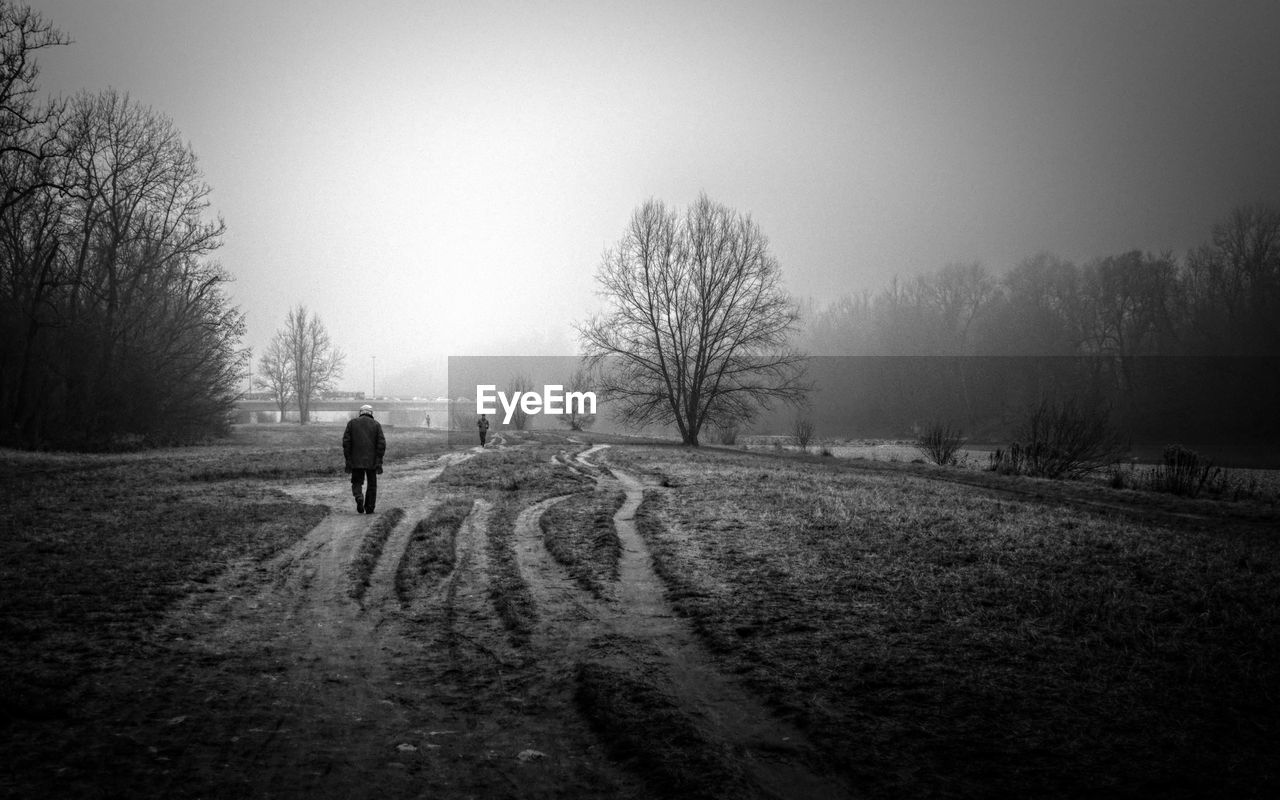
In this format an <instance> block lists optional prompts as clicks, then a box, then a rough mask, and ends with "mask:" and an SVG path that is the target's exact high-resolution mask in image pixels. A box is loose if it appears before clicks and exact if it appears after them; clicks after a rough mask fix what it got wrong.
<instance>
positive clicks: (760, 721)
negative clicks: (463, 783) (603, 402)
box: [515, 445, 850, 799]
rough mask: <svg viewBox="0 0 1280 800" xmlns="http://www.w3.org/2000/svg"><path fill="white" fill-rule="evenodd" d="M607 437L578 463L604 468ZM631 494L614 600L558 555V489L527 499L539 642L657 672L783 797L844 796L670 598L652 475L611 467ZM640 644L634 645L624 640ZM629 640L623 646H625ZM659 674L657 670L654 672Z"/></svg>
mask: <svg viewBox="0 0 1280 800" xmlns="http://www.w3.org/2000/svg"><path fill="white" fill-rule="evenodd" d="M606 447H608V445H596V446H594V447H592V448H590V449H589V450H586V451H584V452H582V453H580V454H578V455H577V457H576V458H575V459H573V460H574V462H575V466H576V468H577V469H578V470H579V471H582V472H584V473H586V474H592V475H602V474H603V471H602V470H601V468H600V466H599V465H597V464H596V463H594V462H592V461H591V460H590V456H593V455H595V454H596V453H597V452H598V451H600V450H603V449H604V448H606ZM609 472H611V473H612V475H613V477H601V478H599V480H601V481H605V482H614V483H617V484H619V485H620V486H621V488H622V489H623V490H624V491H625V493H626V500H625V501H624V503H623V504H622V506H621V508H619V509H618V511H617V513H616V514H615V515H614V525H615V529H616V531H617V534H618V538H619V540H620V542H621V545H622V553H621V556H620V559H619V577H620V579H619V581H618V583H617V584H616V587H615V592H614V597H613V599H612V601H610V602H602V601H600V600H597V599H595V598H594V597H592V596H591V595H590V594H588V593H587V592H585V591H583V590H582V589H581V588H580V587H579V586H578V585H577V584H576V583H575V582H574V581H573V580H572V579H571V578H570V576H569V575H568V573H567V572H566V571H565V570H564V569H563V568H562V567H561V566H560V565H559V564H557V563H556V562H555V561H554V559H553V558H552V557H551V556H550V554H549V553H548V552H547V550H546V548H545V546H544V545H543V543H542V533H541V529H540V526H539V518H540V517H541V516H542V514H543V513H544V512H545V511H546V509H547V508H548V507H550V506H551V505H552V504H554V503H556V502H559V501H560V500H563V499H564V498H552V499H549V500H545V501H543V502H541V503H538V504H536V505H534V506H531V507H529V508H527V509H525V510H524V511H523V512H522V513H521V514H520V516H519V517H518V518H517V520H516V526H515V535H516V552H517V557H518V560H519V563H520V567H521V571H522V572H523V574H524V576H525V579H526V581H527V582H528V584H529V586H530V589H531V592H532V594H533V596H534V598H535V601H536V603H537V607H538V616H539V621H540V624H539V628H538V631H537V634H536V636H535V637H534V641H533V647H534V648H535V650H538V651H540V652H542V653H543V654H544V656H543V657H544V658H546V659H547V660H548V661H551V660H552V659H551V658H549V656H550V654H551V653H555V654H556V659H555V660H558V661H560V662H562V663H563V664H565V665H576V664H577V663H579V662H581V661H582V660H584V659H593V658H594V659H604V660H612V661H613V662H614V663H615V664H617V663H618V662H622V664H624V665H627V666H629V668H631V669H635V670H637V671H638V672H639V673H641V674H643V675H644V676H646V678H647V679H648V680H650V681H656V682H657V683H658V688H659V689H660V690H661V691H663V692H665V693H668V694H670V695H672V696H673V697H674V698H675V699H676V701H677V702H678V703H679V705H680V706H681V707H682V708H683V709H684V710H685V711H686V712H687V713H688V714H689V716H690V717H692V718H693V720H694V721H695V724H696V725H697V726H698V727H699V728H700V729H701V731H702V733H703V735H705V736H706V737H707V738H708V739H710V740H712V741H714V742H716V743H718V744H719V745H720V747H718V748H717V749H722V750H723V751H724V752H726V753H733V754H734V756H733V758H734V759H735V761H736V762H737V763H738V765H740V766H741V767H742V768H743V769H745V771H746V773H747V774H748V776H749V777H750V779H751V781H752V782H753V783H754V784H755V787H756V789H757V790H758V793H759V795H760V796H767V797H777V798H797V799H799V798H846V797H849V796H850V792H849V790H848V788H847V787H846V786H844V785H842V784H840V783H839V782H837V781H835V780H832V779H830V778H828V777H825V776H822V775H819V774H817V773H816V772H815V771H813V770H812V769H810V768H809V767H807V766H806V764H805V760H806V759H805V757H806V755H807V754H808V753H810V752H811V748H810V746H809V745H808V743H807V742H805V740H804V737H803V736H802V735H801V734H800V733H799V732H798V731H796V730H794V729H793V728H791V727H790V726H789V725H786V724H785V723H783V722H781V721H779V720H778V719H776V718H775V717H774V716H773V715H772V714H770V713H769V712H768V710H767V709H765V708H764V706H763V705H762V704H761V703H760V702H759V701H758V700H756V699H755V698H754V697H752V696H751V695H749V694H748V693H747V692H746V691H744V690H743V689H742V688H741V687H739V686H737V685H735V684H734V683H733V682H732V681H731V680H730V679H729V678H728V677H726V676H725V675H723V674H722V673H720V672H719V671H718V670H717V669H716V668H715V666H714V665H713V664H712V662H711V661H710V659H709V658H708V656H707V655H706V653H705V651H704V648H703V647H702V646H701V645H700V643H699V642H698V641H697V639H696V638H695V635H694V633H693V631H692V630H691V629H690V627H689V625H688V624H687V623H686V622H685V621H684V620H683V619H680V618H678V617H677V616H676V615H675V613H674V611H673V609H672V607H671V605H670V604H669V603H668V602H667V600H666V597H665V594H664V587H663V584H662V582H661V580H660V579H659V578H658V576H657V575H656V574H655V573H654V570H653V566H652V560H651V558H650V555H649V551H648V548H647V547H646V545H645V543H644V540H643V539H642V538H641V537H640V534H639V532H638V531H637V530H636V525H635V512H636V509H637V508H638V507H639V506H640V503H641V501H642V500H643V497H644V490H645V487H644V485H643V484H642V483H641V482H640V481H639V480H638V479H636V478H635V477H633V476H631V475H629V474H627V473H624V472H622V471H620V470H618V469H617V468H613V467H610V469H609ZM627 642H638V643H641V647H639V648H636V650H635V651H631V652H627V648H626V646H625V643H627ZM619 645H621V649H620V647H619ZM655 676H657V677H655Z"/></svg>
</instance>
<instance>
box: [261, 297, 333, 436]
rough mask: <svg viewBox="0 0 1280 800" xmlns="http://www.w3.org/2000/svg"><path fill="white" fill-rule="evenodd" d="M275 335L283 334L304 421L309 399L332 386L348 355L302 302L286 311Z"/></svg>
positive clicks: (299, 413) (309, 419) (300, 416)
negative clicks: (282, 323)
mask: <svg viewBox="0 0 1280 800" xmlns="http://www.w3.org/2000/svg"><path fill="white" fill-rule="evenodd" d="M276 335H277V337H278V336H281V335H283V337H284V345H285V347H286V348H287V350H288V359H289V366H290V367H291V372H292V374H293V378H292V383H293V396H294V399H295V401H296V402H297V404H298V421H299V422H300V423H301V424H303V425H306V424H307V423H309V422H310V421H311V401H312V400H314V399H315V398H317V397H319V396H320V394H321V393H322V392H326V391H329V390H330V389H332V388H333V386H334V384H335V383H336V382H337V380H338V378H340V377H342V366H343V363H344V362H345V361H346V358H347V357H346V354H345V353H343V352H342V351H341V350H339V349H338V348H336V347H334V345H333V342H332V340H330V338H329V331H328V330H327V329H326V328H325V326H324V323H323V322H321V321H320V317H319V316H318V315H316V314H311V313H308V311H307V307H306V306H304V305H302V304H299V305H298V306H297V307H296V308H294V309H293V310H291V311H290V312H289V316H288V318H287V319H286V320H285V326H284V328H282V329H281V330H280V331H279V332H278V333H277V334H276Z"/></svg>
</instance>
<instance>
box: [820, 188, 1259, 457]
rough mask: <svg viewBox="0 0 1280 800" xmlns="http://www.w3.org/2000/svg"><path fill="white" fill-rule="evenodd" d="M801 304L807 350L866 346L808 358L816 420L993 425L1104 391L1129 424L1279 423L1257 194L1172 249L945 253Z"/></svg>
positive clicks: (865, 425) (1208, 431) (1217, 429)
mask: <svg viewBox="0 0 1280 800" xmlns="http://www.w3.org/2000/svg"><path fill="white" fill-rule="evenodd" d="M803 316H804V318H805V320H806V323H807V324H806V328H805V332H804V334H803V336H802V342H803V344H804V346H805V348H806V349H807V350H808V351H809V352H810V353H812V354H820V355H833V356H835V355H838V356H863V357H867V358H863V359H859V360H857V362H856V366H853V364H854V363H855V362H852V361H849V362H845V363H843V364H826V365H823V364H820V363H817V364H814V365H813V368H814V370H815V372H816V377H819V378H820V380H819V381H818V382H819V384H820V385H823V386H825V387H827V389H828V391H825V392H823V393H822V394H823V395H824V396H821V397H819V398H817V399H818V401H819V404H820V405H826V406H828V408H827V409H826V410H825V411H824V413H825V416H826V419H825V420H824V423H825V426H826V429H827V430H831V429H832V426H834V427H838V428H841V429H845V430H849V429H854V430H861V431H863V432H865V433H871V432H874V433H875V434H876V435H901V434H904V433H909V432H910V428H911V427H912V426H915V425H920V424H923V423H926V422H929V421H939V420H941V421H947V422H953V423H956V424H959V425H963V426H964V427H965V428H966V430H968V431H970V432H975V433H978V434H979V435H982V433H983V432H984V431H985V432H986V433H989V434H991V435H996V434H999V433H1000V432H1001V431H1002V430H1004V429H1006V428H1007V427H1008V425H1009V424H1010V423H1011V422H1012V421H1013V420H1015V419H1016V418H1017V417H1018V415H1019V414H1021V413H1023V412H1024V411H1025V409H1026V408H1029V407H1032V406H1034V405H1035V404H1036V403H1037V402H1039V401H1040V400H1042V399H1043V398H1045V397H1046V396H1054V397H1071V398H1075V399H1077V400H1079V401H1080V402H1083V403H1087V404H1091V405H1095V406H1105V407H1107V408H1108V409H1110V410H1111V411H1112V412H1113V414H1114V416H1115V421H1116V422H1117V423H1118V424H1119V425H1120V426H1121V427H1122V429H1123V430H1125V431H1126V432H1127V433H1130V434H1131V435H1133V436H1134V437H1136V438H1139V439H1148V440H1149V439H1159V438H1161V437H1165V438H1168V437H1173V436H1176V435H1182V436H1191V437H1197V438H1198V440H1200V441H1213V440H1223V439H1230V440H1244V439H1251V438H1253V437H1258V436H1265V437H1272V438H1274V437H1276V436H1280V420H1278V419H1277V418H1276V415H1275V414H1274V408H1275V404H1276V403H1277V402H1280V212H1278V211H1277V210H1275V209H1272V208H1268V207H1265V206H1262V205H1248V206H1241V207H1239V208H1236V209H1235V210H1233V211H1231V212H1230V213H1229V214H1228V215H1227V216H1226V218H1225V219H1223V220H1221V221H1220V222H1218V223H1217V224H1216V225H1214V226H1213V227H1212V229H1211V236H1210V238H1209V240H1208V241H1207V242H1205V243H1203V244H1201V245H1199V246H1197V247H1195V248H1193V249H1191V250H1190V251H1189V252H1188V253H1187V254H1186V255H1185V256H1184V257H1182V258H1178V257H1175V256H1174V255H1173V254H1172V253H1168V252H1166V253H1160V254H1153V253H1149V252H1143V251H1137V250H1135V251H1130V252H1126V253H1121V254H1119V255H1112V256H1105V257H1100V258H1095V259H1092V260H1090V261H1088V262H1086V263H1084V264H1076V263H1073V262H1071V261H1068V260H1064V259H1061V258H1058V257H1056V256H1054V255H1051V254H1047V253H1041V254H1038V255H1035V256H1032V257H1030V258H1027V259H1026V260H1024V261H1022V262H1021V263H1019V264H1018V265H1016V266H1015V267H1013V268H1012V269H1011V270H1009V271H1008V272H1006V273H1004V274H1002V275H997V274H994V273H992V272H989V271H988V270H986V269H985V268H983V267H982V266H981V265H979V264H973V263H969V264H959V263H956V264H949V265H947V266H945V267H943V268H942V269H940V270H938V271H936V272H934V273H931V274H928V275H923V276H919V277H916V278H913V279H907V280H904V279H896V278H895V279H893V280H891V281H890V282H889V283H888V285H887V286H886V287H884V288H882V289H881V290H880V291H878V292H875V293H870V292H868V293H864V294H861V295H849V296H845V297H842V298H840V299H838V300H837V301H835V302H832V303H829V304H825V305H819V304H817V303H814V302H812V301H810V302H809V303H808V304H807V305H806V307H805V309H804V314H803ZM827 373H830V374H827Z"/></svg>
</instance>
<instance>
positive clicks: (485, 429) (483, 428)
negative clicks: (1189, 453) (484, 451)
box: [476, 414, 489, 447]
mask: <svg viewBox="0 0 1280 800" xmlns="http://www.w3.org/2000/svg"><path fill="white" fill-rule="evenodd" d="M476 427H477V428H479V429H480V446H481V447H484V440H485V437H486V436H488V435H489V420H488V419H486V418H485V416H484V414H481V415H480V419H479V420H477V421H476Z"/></svg>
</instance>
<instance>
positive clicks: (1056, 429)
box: [989, 400, 1127, 478]
mask: <svg viewBox="0 0 1280 800" xmlns="http://www.w3.org/2000/svg"><path fill="white" fill-rule="evenodd" d="M1109 416H1110V415H1109V414H1108V412H1107V410H1106V409H1104V408H1098V407H1093V408H1090V407H1086V406H1082V405H1080V404H1079V403H1077V402H1076V401H1075V400H1065V401H1062V402H1058V401H1054V400H1043V401H1041V402H1040V404H1039V405H1038V406H1036V407H1035V408H1034V409H1032V411H1031V413H1030V415H1029V416H1028V417H1027V419H1026V420H1025V421H1024V422H1023V423H1022V425H1021V426H1019V428H1018V430H1017V431H1016V432H1015V439H1014V442H1013V443H1012V444H1010V445H1009V446H1008V447H1007V448H1003V449H999V450H996V451H995V452H994V453H992V454H991V456H990V462H989V467H990V468H991V469H993V470H995V471H997V472H1002V473H1007V474H1008V473H1011V474H1021V475H1033V476H1036V477H1041V478H1078V477H1081V476H1083V475H1087V474H1088V473H1090V472H1093V471H1094V470H1096V469H1099V468H1101V467H1105V466H1107V465H1108V464H1114V463H1115V462H1116V461H1118V460H1119V459H1120V457H1121V456H1122V455H1123V454H1124V452H1125V451H1126V450H1127V447H1126V445H1125V444H1124V442H1123V440H1122V439H1121V438H1120V436H1119V434H1118V433H1117V432H1116V430H1115V429H1114V428H1113V427H1112V426H1111V422H1110V419H1109Z"/></svg>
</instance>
